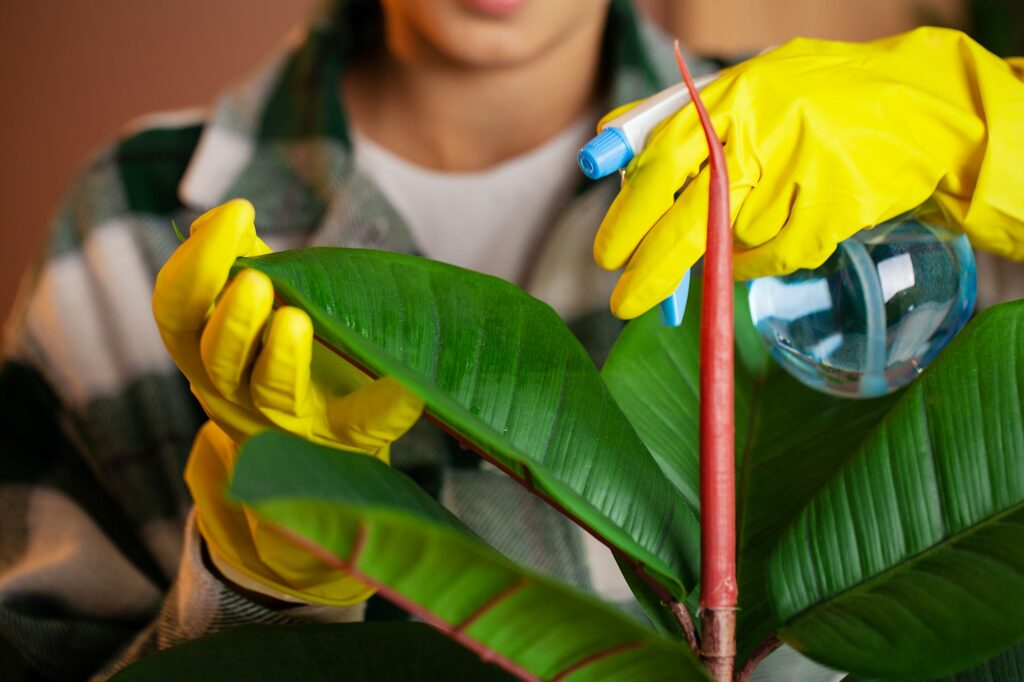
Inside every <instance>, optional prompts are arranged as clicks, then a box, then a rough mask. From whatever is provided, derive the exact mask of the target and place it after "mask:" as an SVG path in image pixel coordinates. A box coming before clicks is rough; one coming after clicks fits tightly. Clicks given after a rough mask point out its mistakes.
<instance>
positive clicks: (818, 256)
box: [733, 193, 870, 280]
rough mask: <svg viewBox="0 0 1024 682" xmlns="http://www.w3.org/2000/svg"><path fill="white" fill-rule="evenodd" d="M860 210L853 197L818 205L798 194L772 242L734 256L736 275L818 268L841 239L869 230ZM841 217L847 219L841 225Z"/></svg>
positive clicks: (751, 275) (808, 197)
mask: <svg viewBox="0 0 1024 682" xmlns="http://www.w3.org/2000/svg"><path fill="white" fill-rule="evenodd" d="M859 213H860V208H859V206H857V202H856V201H855V198H854V197H853V196H852V195H848V196H847V199H846V200H842V199H839V198H838V197H837V198H834V200H833V201H829V202H827V203H822V202H815V201H813V200H811V199H810V196H809V195H808V196H805V197H801V196H800V195H799V193H798V195H797V198H796V200H795V203H794V205H793V208H792V210H791V212H790V215H789V218H788V220H787V221H786V223H785V225H784V226H783V228H782V230H780V231H779V233H778V235H777V236H776V237H774V238H773V239H771V240H769V241H767V242H765V243H764V244H762V245H761V246H757V247H755V248H753V249H749V250H746V251H737V252H736V253H734V254H733V276H734V277H735V278H736V279H738V280H748V279H754V278H755V277H765V276H769V275H782V274H788V273H791V272H793V271H795V270H799V269H801V268H816V267H818V266H819V265H821V264H822V263H824V262H825V261H826V260H828V257H829V256H830V255H832V252H833V251H835V250H836V246H837V245H838V244H839V242H841V241H842V240H844V239H846V238H847V237H849V236H851V235H853V234H854V233H856V232H857V231H859V230H861V229H863V228H866V227H870V223H869V221H867V220H863V219H858V218H857V216H858V215H859ZM840 216H846V219H845V220H844V221H842V222H840V219H839V218H840Z"/></svg>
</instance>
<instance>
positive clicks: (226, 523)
mask: <svg viewBox="0 0 1024 682" xmlns="http://www.w3.org/2000/svg"><path fill="white" fill-rule="evenodd" d="M237 457H238V446H237V445H235V443H234V441H233V440H231V438H230V437H229V436H228V435H227V434H226V433H224V431H222V430H221V428H220V427H219V426H217V424H215V423H214V422H212V421H209V422H207V423H206V425H205V426H203V428H202V429H200V430H199V434H198V435H197V436H196V439H195V442H194V443H193V444H192V452H191V454H190V455H189V459H188V465H187V466H186V467H185V482H186V483H187V484H188V487H189V490H190V491H191V492H192V499H193V500H194V501H195V505H196V523H197V525H198V526H199V532H200V533H201V534H202V536H203V539H204V540H205V541H206V545H207V548H208V549H209V550H210V555H211V557H212V558H213V561H214V563H215V564H216V565H217V567H218V568H219V569H220V571H221V573H223V574H224V575H225V576H226V577H227V578H229V579H230V580H231V581H232V582H234V583H235V584H238V585H240V586H241V587H244V588H247V589H251V590H254V591H257V592H260V593H262V594H265V595H268V596H271V597H274V598H275V599H278V600H281V601H299V602H308V603H314V604H325V605H329V606H349V605H352V604H356V603H359V602H361V601H365V600H366V599H368V598H369V597H370V596H371V595H372V594H373V588H371V587H369V586H367V585H365V584H363V583H361V582H359V581H358V580H356V579H355V578H352V577H350V576H348V575H346V574H344V573H341V572H339V571H338V570H336V569H334V568H329V567H328V566H327V565H325V564H324V563H323V562H322V561H320V560H319V559H317V558H316V557H314V556H313V555H312V554H310V553H309V552H304V551H301V550H296V549H295V547H294V546H292V545H291V544H290V543H289V542H288V541H286V540H284V539H282V538H281V536H280V535H279V534H278V533H275V532H274V530H273V529H272V528H268V527H267V526H266V524H265V523H264V522H263V521H261V520H260V519H259V517H257V516H256V515H255V514H254V513H252V511H251V510H250V509H249V508H248V507H247V506H246V505H243V504H237V503H234V502H231V501H229V500H226V499H225V497H224V490H225V488H226V487H227V485H228V481H229V480H230V478H231V471H232V469H234V466H235V459H236V458H237Z"/></svg>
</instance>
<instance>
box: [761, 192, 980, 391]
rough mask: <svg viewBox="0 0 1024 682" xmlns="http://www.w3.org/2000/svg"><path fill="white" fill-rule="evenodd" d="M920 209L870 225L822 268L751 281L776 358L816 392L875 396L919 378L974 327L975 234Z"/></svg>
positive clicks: (763, 331)
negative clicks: (958, 336) (947, 347)
mask: <svg viewBox="0 0 1024 682" xmlns="http://www.w3.org/2000/svg"><path fill="white" fill-rule="evenodd" d="M935 217H936V214H935V212H934V211H930V210H929V209H926V208H920V209H917V210H915V211H911V212H910V213H907V214H905V215H902V216H900V217H898V218H895V219H893V220H890V221H888V222H886V223H883V224H881V225H878V226H876V227H874V228H872V229H870V230H863V231H861V232H859V233H857V234H856V235H854V236H853V237H851V238H849V239H847V240H846V241H844V242H843V243H841V244H840V245H839V248H838V249H837V250H836V252H835V253H834V254H833V255H832V256H831V257H830V258H829V259H828V260H827V261H826V262H825V263H824V264H823V265H822V266H821V267H819V268H815V269H814V270H799V271H797V272H794V273H793V274H790V275H784V276H781V277H762V278H760V279H756V280H753V281H752V282H751V283H750V289H749V295H750V312H751V317H752V319H753V322H754V325H755V326H756V327H757V329H758V331H759V332H760V334H761V336H762V338H763V339H764V341H765V343H766V344H767V345H768V348H769V350H770V351H771V354H772V356H773V357H774V358H775V360H776V361H777V362H778V363H779V364H780V365H781V366H782V367H783V368H784V369H785V370H786V371H787V372H789V373H790V374H792V375H793V376H794V377H796V378H797V379H799V380H800V381H801V382H803V383H804V384H806V385H807V386H810V387H812V388H815V389H818V390H821V391H824V392H826V393H831V394H833V395H838V396H843V397H849V398H874V397H878V396H882V395H885V394H887V393H891V392H893V391H895V390H898V389H900V388H902V387H904V386H906V385H907V384H909V383H910V382H911V381H913V380H914V378H916V377H917V376H918V374H920V373H921V372H922V371H924V368H925V367H927V366H928V363H930V362H931V361H932V360H934V359H935V357H936V356H937V355H938V354H939V351H941V350H942V348H943V347H944V346H945V345H946V344H947V343H949V341H950V340H951V339H952V338H953V336H954V335H956V333H957V332H958V331H960V329H961V328H962V327H963V326H964V325H965V324H966V323H967V320H968V319H969V318H970V316H971V313H972V312H973V310H974V302H975V298H976V291H977V275H976V272H975V264H974V253H973V251H972V250H971V246H970V244H969V242H968V241H967V237H966V236H963V235H957V234H954V233H953V232H951V231H950V230H948V229H947V228H945V227H943V226H942V225H940V224H939V223H938V221H936V220H934V219H933V218H935Z"/></svg>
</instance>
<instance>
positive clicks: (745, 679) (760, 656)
mask: <svg viewBox="0 0 1024 682" xmlns="http://www.w3.org/2000/svg"><path fill="white" fill-rule="evenodd" d="M780 646H782V642H780V641H779V638H778V636H777V635H776V634H775V633H772V634H770V635H769V636H767V637H765V638H764V640H763V641H762V642H761V643H760V644H758V645H757V648H756V649H754V651H753V653H751V654H750V657H749V658H747V660H746V662H745V663H744V664H743V667H742V668H740V669H739V672H737V673H736V682H750V678H751V677H752V676H753V674H754V670H756V669H757V666H758V665H760V664H761V661H763V660H764V659H766V658H767V657H768V654H770V653H771V652H773V651H775V650H776V649H778V648H779V647H780Z"/></svg>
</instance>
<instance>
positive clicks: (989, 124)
mask: <svg viewBox="0 0 1024 682" xmlns="http://www.w3.org/2000/svg"><path fill="white" fill-rule="evenodd" d="M701 97H702V99H703V100H704V103H705V105H706V106H707V108H708V110H709V111H710V113H711V117H712V120H713V122H714V125H715V128H716V130H717V131H718V134H719V136H720V137H721V138H722V141H723V143H724V145H725V155H726V160H727V164H728V169H729V179H730V199H731V212H732V216H731V217H732V222H733V229H734V236H735V242H734V249H735V255H734V263H735V275H736V278H737V279H750V278H753V277H760V276H764V275H775V274H783V273H788V272H792V271H793V270H796V269H799V268H813V267H817V266H818V265H821V264H822V263H823V262H824V261H825V260H826V259H827V258H828V256H829V255H830V254H831V253H832V252H833V251H834V250H835V248H836V245H837V244H838V243H839V242H841V241H842V240H844V239H846V238H847V237H849V236H851V235H852V234H854V233H855V232H857V231H859V230H861V229H864V228H868V227H871V226H874V225H877V224H879V223H881V222H884V221H885V220H888V219H890V218H893V217H895V216H897V215H899V214H901V213H903V212H905V211H908V210H910V209H912V208H915V207H916V206H918V205H920V204H922V203H924V202H925V201H926V200H927V199H928V198H929V197H932V196H934V197H935V199H936V201H937V202H938V203H939V205H940V206H941V207H942V209H943V210H944V212H945V213H946V214H947V219H948V221H949V222H951V223H952V224H953V225H954V226H955V227H958V228H960V229H962V230H964V231H966V232H967V233H968V235H969V236H970V239H971V242H972V243H973V244H974V245H975V246H977V247H980V248H983V249H986V250H989V251H992V252H994V253H996V254H998V255H1001V256H1004V257H1009V258H1013V259H1016V260H1024V60H1019V59H1015V60H1009V61H1004V60H1001V59H999V58H998V57H996V56H994V55H992V54H991V53H989V52H987V51H986V50H984V49H983V48H982V47H980V46H979V45H978V44H977V43H975V42H974V41H972V40H971V39H970V38H968V37H967V36H965V35H964V34H962V33H960V32H957V31H952V30H948V29H937V28H923V29H918V30H915V31H911V32H910V33H906V34H903V35H899V36H894V37H891V38H886V39H883V40H878V41H875V42H871V43H841V42H831V41H823V40H807V39H797V40H794V41H792V42H790V43H787V44H786V45H783V46H782V47H780V48H777V49H775V50H772V51H771V52H767V53H765V54H762V55H760V56H758V57H755V58H753V59H751V60H749V61H747V62H744V63H742V64H738V65H736V66H734V67H732V68H729V69H726V70H725V71H723V72H722V74H721V75H720V77H719V78H718V79H716V80H715V81H714V82H713V83H711V84H710V85H708V86H707V87H706V88H705V89H704V90H703V91H702V93H701ZM627 106H628V105H627ZM623 109H624V108H620V109H618V110H617V111H615V112H612V113H611V114H610V115H617V114H618V113H620V112H621V111H623ZM606 118H607V117H606ZM706 159H707V146H706V143H705V141H704V136H703V135H702V134H701V130H700V126H699V123H698V121H697V116H696V113H695V111H694V108H693V107H692V106H689V107H686V108H685V109H683V110H682V111H681V112H680V113H678V114H677V115H675V116H674V117H672V118H670V119H669V120H668V121H666V122H665V123H663V124H662V125H661V126H660V127H659V128H658V129H656V130H655V132H654V133H653V134H652V136H651V140H650V142H649V144H648V145H647V147H646V148H645V149H644V150H643V152H641V153H640V154H639V155H637V157H636V158H635V159H634V160H633V161H632V162H631V163H630V164H629V166H628V167H627V169H626V175H625V180H624V183H623V187H622V189H621V191H620V192H619V195H618V197H616V199H615V201H614V203H613V204H612V206H611V208H610V209H609V211H608V213H607V215H606V216H605V218H604V221H603V222H602V224H601V228H600V230H599V231H598V234H597V237H596V239H595V242H594V257H595V259H596V260H597V263H598V264H599V265H600V266H602V267H604V268H606V269H609V270H613V269H618V268H621V267H623V266H625V267H626V270H625V272H624V273H623V274H622V276H621V277H620V279H619V282H618V285H617V286H616V288H615V291H614V293H613V294H612V300H611V307H612V312H614V313H615V314H616V315H617V316H619V317H622V318H626V319H628V318H632V317H636V316H637V315H640V314H641V313H643V312H645V311H646V310H648V309H649V308H651V307H653V306H654V305H656V304H657V303H658V302H659V301H660V300H662V299H663V298H665V297H666V296H668V295H669V294H670V293H671V292H672V291H673V290H674V289H675V287H676V286H677V285H678V284H679V281H680V279H681V277H682V275H683V272H684V271H685V270H686V269H687V268H689V267H690V266H692V265H693V264H694V263H695V262H696V261H697V259H698V258H700V256H701V254H703V252H704V246H705V237H706V234H705V232H706V229H707V226H706V222H707V202H708V176H709V173H708V171H707V170H706V167H705V161H706ZM688 180H689V181H690V182H689V184H686V185H685V188H684V189H683V190H682V192H680V193H679V196H678V198H675V194H676V192H677V191H678V190H679V189H680V188H681V187H683V186H684V184H685V183H687V181H688Z"/></svg>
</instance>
